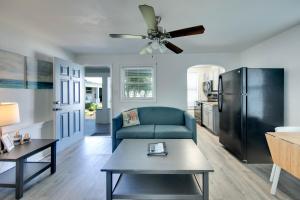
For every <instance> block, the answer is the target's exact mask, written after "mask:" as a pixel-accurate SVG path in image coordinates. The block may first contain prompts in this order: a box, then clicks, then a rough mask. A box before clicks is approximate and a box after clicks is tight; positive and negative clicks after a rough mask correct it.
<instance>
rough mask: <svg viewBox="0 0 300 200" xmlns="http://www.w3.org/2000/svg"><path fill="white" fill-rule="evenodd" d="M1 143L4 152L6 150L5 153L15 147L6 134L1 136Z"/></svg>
mask: <svg viewBox="0 0 300 200" xmlns="http://www.w3.org/2000/svg"><path fill="white" fill-rule="evenodd" d="M1 141H2V143H3V145H4V150H6V151H7V152H10V151H11V150H12V149H13V148H14V147H15V145H14V143H13V141H12V139H11V138H10V137H9V135H8V134H5V135H2V136H1Z"/></svg>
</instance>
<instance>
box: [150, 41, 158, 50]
mask: <svg viewBox="0 0 300 200" xmlns="http://www.w3.org/2000/svg"><path fill="white" fill-rule="evenodd" d="M151 47H152V49H154V50H157V49H159V47H160V44H159V42H158V41H157V40H154V41H153V42H152V43H151Z"/></svg>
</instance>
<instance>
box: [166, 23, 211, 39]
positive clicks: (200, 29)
mask: <svg viewBox="0 0 300 200" xmlns="http://www.w3.org/2000/svg"><path fill="white" fill-rule="evenodd" d="M204 31H205V28H204V26H202V25H200V26H194V27H190V28H184V29H180V30H176V31H171V32H169V33H168V34H169V35H170V37H171V38H175V37H183V36H189V35H198V34H202V33H204Z"/></svg>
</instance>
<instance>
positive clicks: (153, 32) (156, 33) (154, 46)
mask: <svg viewBox="0 0 300 200" xmlns="http://www.w3.org/2000/svg"><path fill="white" fill-rule="evenodd" d="M139 9H140V11H141V13H142V15H143V17H144V20H145V22H146V24H147V27H148V30H147V36H146V35H131V34H109V36H110V37H112V38H125V39H149V40H151V41H150V42H148V43H147V45H146V46H145V47H144V48H143V49H142V50H141V51H140V54H148V53H149V54H151V53H152V52H153V50H159V51H160V52H161V53H164V52H166V50H167V49H166V48H168V49H170V50H171V51H173V52H174V53H176V54H180V53H182V52H183V50H182V49H181V48H179V47H178V46H176V45H174V44H173V43H171V42H169V41H168V40H167V39H172V38H176V37H183V36H190V35H198V34H203V33H204V31H205V28H204V27H203V26H202V25H199V26H194V27H190V28H185V29H179V30H175V31H170V32H167V31H166V30H165V29H164V28H163V27H161V26H158V25H159V23H160V21H161V17H160V16H156V15H155V12H154V8H153V7H152V6H148V5H139Z"/></svg>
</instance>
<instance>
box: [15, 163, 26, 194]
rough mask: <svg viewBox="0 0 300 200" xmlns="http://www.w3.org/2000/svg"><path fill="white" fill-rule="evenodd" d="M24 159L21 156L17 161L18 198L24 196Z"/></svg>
mask: <svg viewBox="0 0 300 200" xmlns="http://www.w3.org/2000/svg"><path fill="white" fill-rule="evenodd" d="M23 179H24V160H23V159H22V158H21V159H19V160H17V161H16V199H20V198H22V197H23V185H24V180H23Z"/></svg>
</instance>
